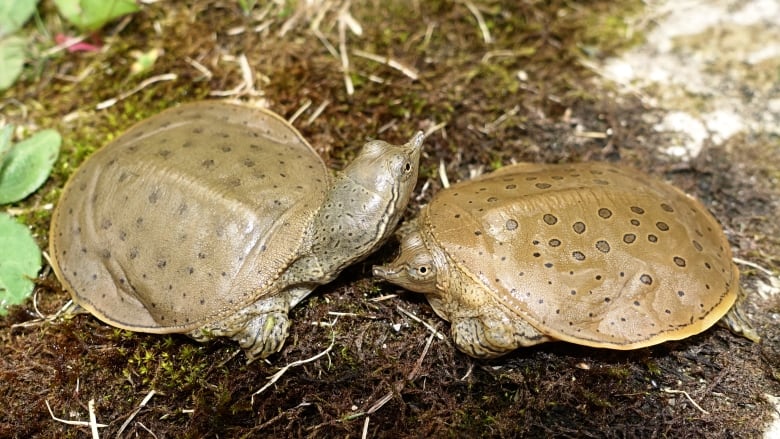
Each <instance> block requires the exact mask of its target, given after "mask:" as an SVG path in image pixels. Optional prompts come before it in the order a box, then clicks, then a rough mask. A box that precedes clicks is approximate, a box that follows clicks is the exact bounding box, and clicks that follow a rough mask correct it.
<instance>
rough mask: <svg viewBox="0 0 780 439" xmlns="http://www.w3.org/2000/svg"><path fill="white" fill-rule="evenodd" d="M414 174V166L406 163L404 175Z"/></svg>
mask: <svg viewBox="0 0 780 439" xmlns="http://www.w3.org/2000/svg"><path fill="white" fill-rule="evenodd" d="M410 172H412V164H411V163H409V162H406V163H404V173H406V174H408V173H410Z"/></svg>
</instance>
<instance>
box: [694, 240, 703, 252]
mask: <svg viewBox="0 0 780 439" xmlns="http://www.w3.org/2000/svg"><path fill="white" fill-rule="evenodd" d="M691 243H692V244H693V247H694V248H695V249H696V250H697V251H702V250H704V248H703V247H702V246H701V244H699V241H697V240H695V239H694V240H693V241H691Z"/></svg>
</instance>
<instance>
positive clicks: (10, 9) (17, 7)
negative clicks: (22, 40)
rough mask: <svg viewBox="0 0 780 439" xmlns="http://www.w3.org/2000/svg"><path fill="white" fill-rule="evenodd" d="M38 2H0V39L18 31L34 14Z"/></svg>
mask: <svg viewBox="0 0 780 439" xmlns="http://www.w3.org/2000/svg"><path fill="white" fill-rule="evenodd" d="M37 3H38V0H0V38H2V37H4V36H6V35H8V34H12V33H14V32H16V31H17V30H19V28H21V27H22V26H23V25H24V23H26V22H27V20H29V19H30V16H31V15H32V14H33V12H35V5H36V4H37Z"/></svg>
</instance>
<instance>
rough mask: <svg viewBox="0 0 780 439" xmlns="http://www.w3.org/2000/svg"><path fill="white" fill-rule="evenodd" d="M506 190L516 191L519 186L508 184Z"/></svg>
mask: <svg viewBox="0 0 780 439" xmlns="http://www.w3.org/2000/svg"><path fill="white" fill-rule="evenodd" d="M506 188H507V189H515V188H517V185H516V184H508V185H506Z"/></svg>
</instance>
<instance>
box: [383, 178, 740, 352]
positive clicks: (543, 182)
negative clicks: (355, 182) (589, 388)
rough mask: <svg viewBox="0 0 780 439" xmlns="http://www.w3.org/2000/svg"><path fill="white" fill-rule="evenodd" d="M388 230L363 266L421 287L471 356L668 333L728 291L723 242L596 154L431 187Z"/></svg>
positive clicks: (712, 317)
mask: <svg viewBox="0 0 780 439" xmlns="http://www.w3.org/2000/svg"><path fill="white" fill-rule="evenodd" d="M399 232H400V234H401V235H402V237H401V253H400V255H399V256H398V258H397V259H396V260H395V261H393V262H392V263H390V264H389V265H386V266H379V267H375V268H374V274H375V275H376V276H378V277H380V278H383V279H385V280H387V281H390V282H392V283H395V284H398V285H400V286H402V287H404V288H407V289H409V290H412V291H417V292H421V293H425V294H426V297H427V299H428V301H429V303H430V304H431V306H432V307H433V309H434V310H435V311H436V313H437V314H439V315H440V316H441V317H443V318H444V319H446V320H449V321H450V322H452V326H451V332H452V337H453V339H454V341H455V344H456V345H457V347H458V348H459V349H460V350H462V351H463V352H465V353H467V354H469V355H471V356H474V357H480V358H492V357H497V356H500V355H503V354H505V353H507V352H509V351H511V350H513V349H515V348H517V347H520V346H530V345H534V344H537V343H542V342H546V341H551V340H563V341H568V342H572V343H577V344H582V345H587V346H594V347H602V348H613V349H635V348H640V347H644V346H650V345H653V344H657V343H661V342H663V341H666V340H675V339H681V338H684V337H687V336H690V335H693V334H697V333H699V332H701V331H703V330H705V329H707V328H708V327H710V326H711V325H712V324H713V323H715V322H716V321H717V320H718V319H720V318H721V317H722V316H723V315H724V314H726V312H727V311H728V310H729V309H730V308H731V307H732V305H733V304H734V301H735V299H736V298H737V292H738V289H739V272H738V270H737V268H736V266H735V265H734V264H733V263H732V261H731V250H730V248H729V243H728V241H727V240H726V237H725V236H724V234H723V231H722V230H721V227H720V226H719V224H718V222H717V221H716V220H715V219H714V218H713V217H712V215H710V214H709V212H707V210H706V209H705V208H704V207H703V206H702V205H701V204H700V203H699V202H698V201H696V200H695V199H693V198H691V197H689V196H687V195H685V194H684V193H683V192H682V191H680V190H678V189H676V188H674V187H672V186H670V185H668V184H666V183H663V182H661V181H659V180H656V179H653V178H650V177H648V176H646V175H643V174H641V173H638V172H636V171H634V170H632V169H627V168H624V167H620V166H615V165H610V164H603V163H582V164H571V165H536V164H517V165H512V166H507V167H504V168H501V169H499V170H498V171H495V172H493V173H491V174H487V175H483V176H481V177H479V178H476V179H474V180H471V181H466V182H462V183H459V184H456V185H453V186H452V187H450V188H448V189H445V190H442V191H441V192H439V193H438V194H436V196H435V197H434V198H433V200H432V201H431V203H430V204H429V205H427V206H426V207H424V208H423V209H422V211H421V212H420V214H419V216H418V217H417V218H416V219H415V220H414V221H413V222H410V223H407V224H404V225H403V226H402V227H401V230H400V231H399ZM738 322H743V323H744V321H742V320H741V319H740V320H738ZM735 325H736V323H735ZM735 329H739V328H735Z"/></svg>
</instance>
